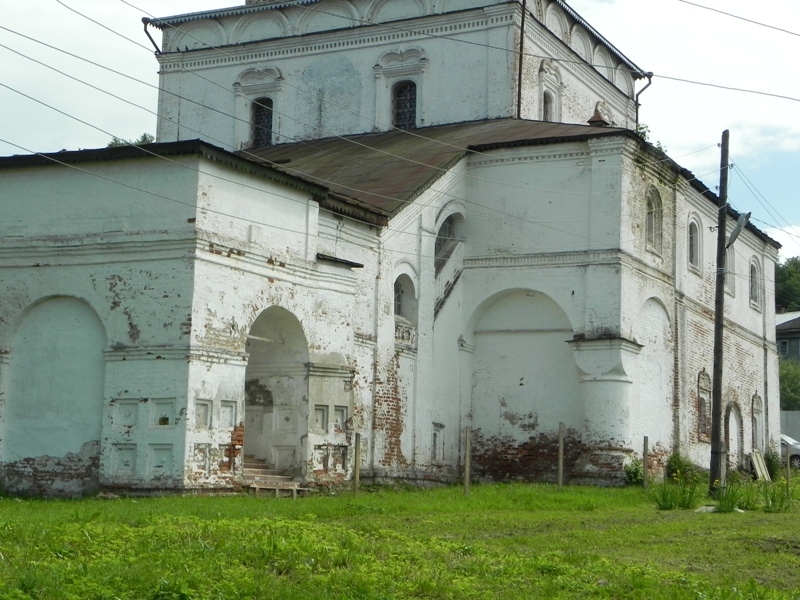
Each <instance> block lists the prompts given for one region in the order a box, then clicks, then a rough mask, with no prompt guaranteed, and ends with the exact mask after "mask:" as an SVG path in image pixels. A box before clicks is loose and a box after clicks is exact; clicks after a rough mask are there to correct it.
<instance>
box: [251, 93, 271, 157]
mask: <svg viewBox="0 0 800 600" xmlns="http://www.w3.org/2000/svg"><path fill="white" fill-rule="evenodd" d="M252 129H253V131H252V136H251V139H252V140H253V147H254V148H261V147H262V146H270V145H272V98H256V99H255V100H253V116H252Z"/></svg>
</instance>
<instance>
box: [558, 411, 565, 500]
mask: <svg viewBox="0 0 800 600" xmlns="http://www.w3.org/2000/svg"><path fill="white" fill-rule="evenodd" d="M562 485H564V423H563V422H560V423H559V424H558V489H559V490H561V486H562Z"/></svg>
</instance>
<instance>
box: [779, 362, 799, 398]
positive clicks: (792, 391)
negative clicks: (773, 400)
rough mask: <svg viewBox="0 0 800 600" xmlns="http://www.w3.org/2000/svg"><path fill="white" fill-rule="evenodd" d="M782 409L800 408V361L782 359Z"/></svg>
mask: <svg viewBox="0 0 800 600" xmlns="http://www.w3.org/2000/svg"><path fill="white" fill-rule="evenodd" d="M779 376H780V382H781V410H800V362H797V361H796V360H792V359H790V358H786V359H783V358H782V359H781V362H780V371H779Z"/></svg>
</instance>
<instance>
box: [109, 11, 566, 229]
mask: <svg viewBox="0 0 800 600" xmlns="http://www.w3.org/2000/svg"><path fill="white" fill-rule="evenodd" d="M123 1H124V0H123ZM126 4H128V3H127V2H126ZM123 37H124V36H123ZM125 39H128V38H125ZM567 168H568V167H567ZM494 183H499V182H494ZM508 216H514V215H508ZM535 224H538V223H535Z"/></svg>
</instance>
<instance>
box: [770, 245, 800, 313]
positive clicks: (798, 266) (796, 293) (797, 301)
mask: <svg viewBox="0 0 800 600" xmlns="http://www.w3.org/2000/svg"><path fill="white" fill-rule="evenodd" d="M775 310H776V311H777V312H790V311H795V310H800V256H795V257H794V258H789V259H787V260H786V261H784V262H783V264H777V265H775Z"/></svg>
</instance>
